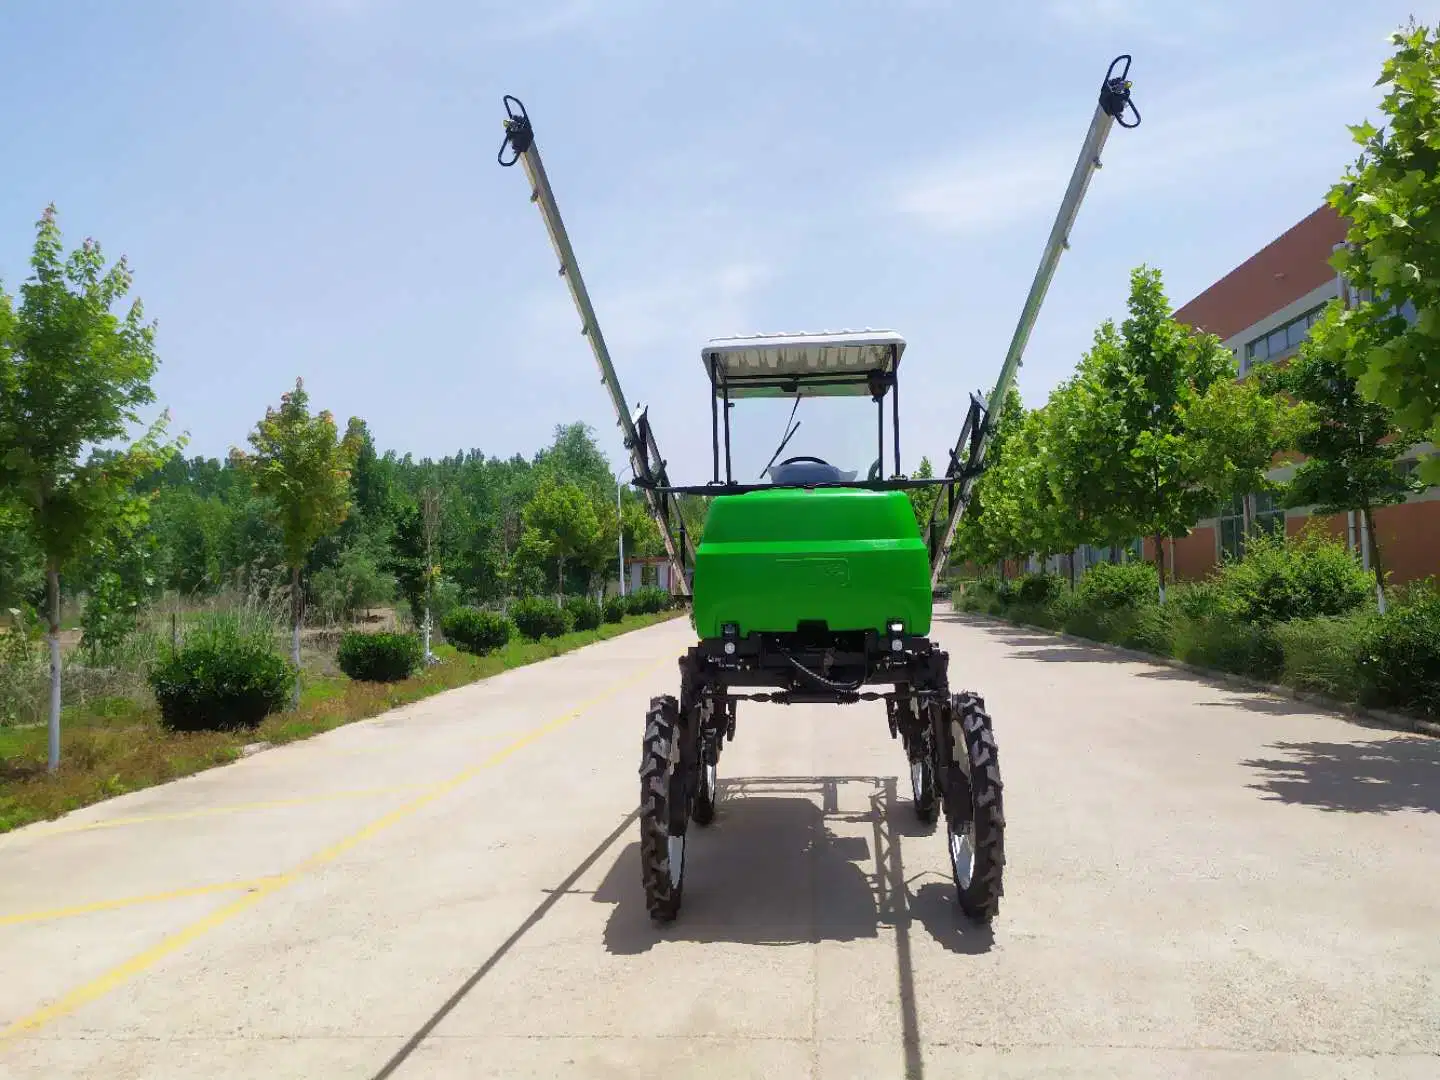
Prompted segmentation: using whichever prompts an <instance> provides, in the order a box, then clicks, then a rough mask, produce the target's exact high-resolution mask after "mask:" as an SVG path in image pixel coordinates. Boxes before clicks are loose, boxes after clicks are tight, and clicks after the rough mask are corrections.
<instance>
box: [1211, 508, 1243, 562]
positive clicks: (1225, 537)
mask: <svg viewBox="0 0 1440 1080" xmlns="http://www.w3.org/2000/svg"><path fill="white" fill-rule="evenodd" d="M1215 516H1216V517H1217V518H1218V519H1219V521H1218V523H1217V524H1218V528H1217V529H1216V532H1217V533H1218V534H1219V536H1220V560H1221V561H1222V562H1225V561H1230V560H1237V559H1241V558H1243V557H1244V555H1245V500H1244V499H1242V498H1241V497H1240V496H1238V495H1237V496H1236V497H1235V498H1233V499H1231V500H1230V502H1229V503H1228V504H1226V505H1224V506H1221V507H1220V509H1219V510H1217V511H1216V513H1215Z"/></svg>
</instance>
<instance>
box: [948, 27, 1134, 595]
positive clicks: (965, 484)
mask: <svg viewBox="0 0 1440 1080" xmlns="http://www.w3.org/2000/svg"><path fill="white" fill-rule="evenodd" d="M1129 74H1130V56H1129V54H1128V53H1127V54H1125V55H1122V56H1117V57H1116V58H1115V59H1114V60H1113V61H1111V63H1110V69H1109V70H1108V71H1107V72H1106V73H1105V78H1104V80H1103V81H1102V82H1101V84H1100V99H1099V101H1098V102H1097V103H1096V105H1095V114H1094V116H1093V117H1092V118H1091V120H1090V130H1089V131H1088V132H1086V134H1085V144H1084V145H1083V146H1082V147H1081V148H1080V157H1079V158H1078V159H1077V160H1076V162H1075V169H1074V171H1073V172H1072V173H1071V174H1070V185H1069V187H1067V188H1066V189H1065V198H1064V200H1063V201H1062V202H1061V204H1060V212H1059V213H1058V214H1056V216H1055V224H1054V225H1053V226H1052V227H1051V229H1050V236H1049V238H1048V239H1047V240H1046V241H1045V250H1044V252H1043V254H1042V255H1041V256H1040V266H1039V269H1037V270H1036V271H1035V279H1034V280H1033V281H1032V282H1031V284H1030V294H1029V295H1028V296H1027V297H1026V298H1025V306H1024V307H1023V308H1022V309H1021V311H1020V321H1019V323H1018V324H1017V325H1016V327H1015V334H1014V336H1013V337H1012V338H1011V339H1010V349H1009V351H1008V352H1007V353H1006V354H1005V363H1004V365H1003V366H1002V367H1001V368H1000V377H999V378H998V379H997V380H996V381H995V387H994V389H992V390H991V391H990V397H989V399H988V400H987V401H985V402H983V403H982V402H981V401H980V399H979V398H978V397H976V396H974V395H972V396H971V399H970V409H969V412H968V413H967V414H966V417H965V423H964V426H963V427H961V429H960V437H959V438H958V439H956V441H955V448H954V449H953V450H952V451H951V452H950V459H949V461H948V463H947V465H946V470H945V480H946V481H947V482H946V483H945V485H944V486H943V487H942V488H941V490H940V492H939V495H938V497H937V498H936V499H935V503H934V506H933V508H932V510H931V515H930V522H929V529H928V535H927V539H928V540H929V544H930V584H931V587H932V588H934V587H936V586H938V585H939V583H940V577H941V575H942V574H943V573H944V572H945V567H946V565H947V564H948V563H949V561H950V549H951V546H952V545H953V544H954V542H955V530H956V527H957V526H958V525H959V524H960V519H961V517H963V516H964V514H965V508H966V507H967V506H968V505H969V503H970V497H971V494H972V493H973V491H974V488H975V480H976V478H977V477H979V475H980V473H981V471H982V470H983V469H984V467H985V451H986V450H987V449H988V447H989V444H990V439H991V436H992V435H993V434H994V429H995V424H996V422H998V420H999V418H1000V412H1001V410H1002V409H1003V408H1004V407H1005V397H1006V395H1007V394H1009V392H1010V387H1011V386H1012V385H1013V384H1014V382H1015V374H1016V372H1017V371H1019V369H1020V364H1021V357H1022V356H1023V355H1024V353H1025V346H1026V344H1027V343H1028V342H1029V340H1030V331H1031V329H1033V328H1034V326H1035V320H1036V319H1037V318H1038V317H1039V315H1040V307H1041V305H1042V304H1043V303H1044V302H1045V293H1046V291H1047V290H1048V289H1049V288H1050V279H1051V278H1052V277H1054V275H1055V267H1056V265H1057V264H1058V263H1059V262H1060V255H1061V253H1062V252H1064V251H1065V250H1066V249H1067V248H1069V246H1070V230H1071V228H1072V227H1073V226H1074V224H1075V216H1076V214H1077V213H1079V210H1080V204H1081V203H1082V202H1084V200H1085V192H1086V191H1087V190H1088V188H1089V186H1090V178H1091V177H1092V176H1094V174H1095V171H1096V170H1097V169H1099V168H1100V151H1101V150H1102V149H1103V148H1104V146H1105V140H1106V139H1107V138H1108V137H1109V135H1110V129H1111V127H1112V126H1113V125H1115V124H1119V125H1120V126H1121V127H1123V128H1133V127H1139V126H1140V112H1139V110H1138V109H1136V108H1135V103H1134V102H1132V101H1131V100H1130V80H1129Z"/></svg>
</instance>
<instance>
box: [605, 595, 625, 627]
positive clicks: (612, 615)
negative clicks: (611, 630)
mask: <svg viewBox="0 0 1440 1080" xmlns="http://www.w3.org/2000/svg"><path fill="white" fill-rule="evenodd" d="M629 610H630V605H629V597H627V596H612V597H609V598H608V599H607V600H606V601H605V605H604V607H603V608H601V610H600V617H601V618H602V619H604V620H605V622H607V623H618V622H623V621H624V619H625V616H626V614H627V613H628V612H629Z"/></svg>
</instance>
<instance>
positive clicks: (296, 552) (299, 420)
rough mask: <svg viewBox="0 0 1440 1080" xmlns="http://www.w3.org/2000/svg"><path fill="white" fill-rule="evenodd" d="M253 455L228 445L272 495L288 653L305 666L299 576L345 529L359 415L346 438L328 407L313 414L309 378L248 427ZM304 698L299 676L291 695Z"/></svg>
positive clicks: (259, 489) (240, 463) (265, 494)
mask: <svg viewBox="0 0 1440 1080" xmlns="http://www.w3.org/2000/svg"><path fill="white" fill-rule="evenodd" d="M250 446H251V448H252V450H253V453H251V454H248V455H247V454H245V453H244V452H243V451H241V450H239V449H234V450H231V456H232V459H233V460H234V461H235V462H236V464H237V465H238V466H239V467H241V468H243V469H244V470H245V471H246V472H247V473H249V475H250V476H251V477H252V479H253V482H254V485H255V491H256V493H257V494H259V495H260V496H262V497H263V498H265V499H266V500H267V501H268V506H267V510H268V514H269V516H270V518H271V520H272V521H273V522H274V523H275V524H276V526H277V527H278V528H279V530H280V534H281V538H282V539H281V543H282V546H283V550H284V556H285V565H286V567H287V568H288V569H289V571H290V616H291V659H292V660H293V661H294V663H295V667H296V670H297V671H298V670H299V667H300V623H301V618H302V614H303V601H304V594H303V593H302V591H301V581H300V575H301V571H302V569H303V568H304V566H305V560H306V558H307V557H308V556H309V554H310V549H311V548H312V547H314V545H315V542H316V541H317V540H319V539H320V538H321V537H324V536H328V535H329V534H330V533H332V532H334V531H335V530H336V529H338V528H339V527H340V525H341V524H342V523H343V522H344V521H345V518H346V516H347V515H348V514H349V513H350V506H351V502H350V471H351V469H353V468H354V466H355V459H356V456H357V455H358V454H359V450H360V428H359V421H358V420H355V419H353V418H352V419H351V420H350V423H349V425H348V426H347V429H346V432H345V435H344V437H343V438H341V437H339V435H338V432H337V429H336V426H335V418H334V416H332V415H331V413H330V412H329V410H324V411H322V412H320V413H318V414H317V415H315V416H311V415H310V397H309V395H308V394H306V392H305V386H304V382H303V381H302V380H300V379H296V380H295V389H294V390H292V391H290V392H289V393H286V394H282V395H281V397H280V408H279V409H278V410H277V409H273V408H266V410H265V418H264V419H263V420H261V421H260V422H259V423H258V424H257V425H256V426H255V430H254V431H253V432H251V433H250ZM299 701H300V681H299V679H298V677H297V679H296V681H295V689H294V693H293V698H292V707H293V705H298V704H299Z"/></svg>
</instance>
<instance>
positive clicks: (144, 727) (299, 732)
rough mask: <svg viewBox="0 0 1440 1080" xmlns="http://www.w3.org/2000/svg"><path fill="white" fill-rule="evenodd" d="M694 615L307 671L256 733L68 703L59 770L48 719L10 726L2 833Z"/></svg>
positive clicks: (651, 617) (1, 770) (119, 701)
mask: <svg viewBox="0 0 1440 1080" xmlns="http://www.w3.org/2000/svg"><path fill="white" fill-rule="evenodd" d="M685 615H686V613H685V612H684V611H663V612H657V613H654V614H646V615H627V616H626V617H625V619H624V620H623V621H622V622H619V623H606V624H605V625H604V626H602V627H600V628H599V629H597V630H579V631H575V632H574V633H570V634H565V635H563V636H561V637H556V638H546V639H543V640H541V641H512V642H511V643H510V644H508V645H506V646H505V647H504V648H501V649H497V650H496V651H495V652H493V653H489V654H487V655H484V656H475V655H473V654H470V653H464V652H460V651H458V650H457V649H455V648H454V647H452V646H449V645H440V646H437V647H436V649H435V653H436V655H437V656H439V657H440V658H441V659H442V660H443V661H444V662H443V663H440V664H436V665H434V666H432V667H428V668H426V669H424V670H423V671H421V672H419V673H418V674H416V675H413V676H411V677H410V678H408V679H404V680H402V681H400V682H394V683H362V682H352V681H351V680H350V679H347V678H345V677H344V676H343V675H342V676H315V675H306V676H304V683H303V690H302V693H301V697H300V706H299V708H297V709H295V710H294V711H287V712H282V713H275V714H273V715H271V716H269V717H267V718H266V719H265V720H264V722H263V723H261V724H260V726H259V727H258V728H256V729H254V730H253V731H242V732H208V731H207V732H192V733H172V732H169V731H166V730H165V729H164V728H163V727H161V726H160V722H159V713H158V711H157V710H156V708H155V707H154V705H153V703H142V702H137V701H133V700H131V699H129V698H110V699H105V700H101V701H98V702H95V703H93V704H92V705H90V706H89V707H87V708H86V709H85V710H83V711H80V710H67V711H66V714H65V717H64V722H63V725H62V728H61V759H60V768H59V770H58V771H57V772H56V773H55V775H54V776H51V775H50V774H49V773H47V772H46V770H45V763H46V738H47V736H46V729H45V728H44V727H40V726H32V727H24V728H0V833H3V832H8V831H9V830H11V829H17V828H19V827H20V826H22V825H28V824H30V823H32V822H35V821H46V820H50V819H53V818H56V817H59V816H61V815H62V814H67V813H69V812H70V811H72V810H78V809H79V808H80V807H82V806H89V805H91V804H93V803H97V802H101V801H102V800H104V799H108V798H111V797H113V796H116V795H123V794H125V793H126V792H130V791H139V790H140V789H142V788H147V787H152V786H154V785H156V784H163V783H165V782H166V781H168V780H174V779H176V778H178V777H181V776H188V775H190V774H192V773H196V772H200V771H202V770H204V769H209V768H212V767H214V766H216V765H224V764H227V763H229V762H232V761H235V760H236V759H237V758H239V757H240V756H241V755H242V753H243V751H244V748H245V747H246V746H247V745H249V744H253V743H270V744H272V745H279V744H281V743H288V742H294V741H296V740H297V739H306V738H309V737H310V736H312V735H319V734H321V733H322V732H326V731H331V730H333V729H334V728H337V727H341V726H342V725H344V724H351V723H354V722H355V721H357V720H366V719H369V718H370V717H372V716H378V715H380V714H381V713H383V712H387V711H389V710H390V709H394V708H397V707H399V706H401V705H408V704H410V703H412V702H416V701H420V700H423V699H424V698H428V697H432V696H434V695H435V694H440V693H444V692H445V691H446V690H455V689H458V688H459V687H462V686H468V685H470V684H471V683H475V682H479V681H481V680H482V679H488V678H490V677H491V676H493V675H498V674H500V673H501V672H504V671H509V670H512V669H514V668H519V667H524V666H526V665H527V664H534V663H537V662H538V661H541V660H548V659H550V658H551V657H554V656H560V655H561V654H563V653H567V652H573V651H574V650H575V649H579V648H582V647H583V646H586V645H593V644H595V643H596V642H599V641H606V640H608V639H610V638H614V637H618V636H620V635H621V634H624V633H628V632H629V631H631V630H640V629H643V628H644V627H647V626H654V625H655V624H657V623H661V622H666V621H668V620H670V619H673V618H679V617H684V616H685Z"/></svg>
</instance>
